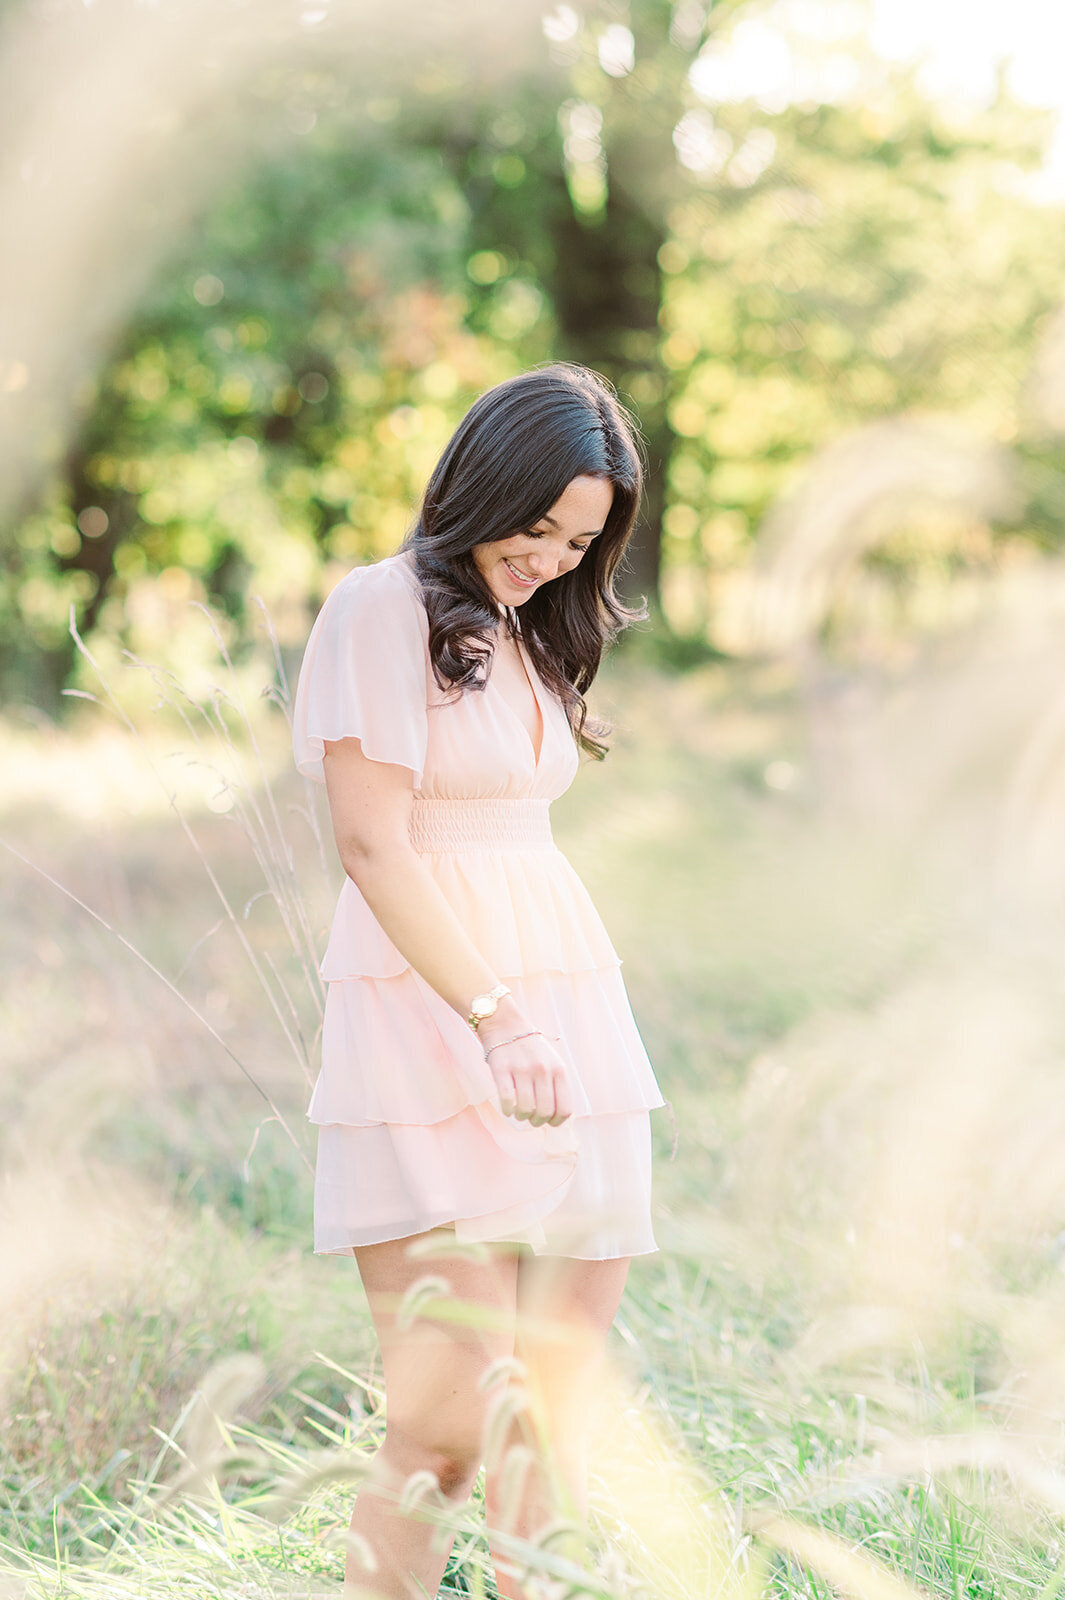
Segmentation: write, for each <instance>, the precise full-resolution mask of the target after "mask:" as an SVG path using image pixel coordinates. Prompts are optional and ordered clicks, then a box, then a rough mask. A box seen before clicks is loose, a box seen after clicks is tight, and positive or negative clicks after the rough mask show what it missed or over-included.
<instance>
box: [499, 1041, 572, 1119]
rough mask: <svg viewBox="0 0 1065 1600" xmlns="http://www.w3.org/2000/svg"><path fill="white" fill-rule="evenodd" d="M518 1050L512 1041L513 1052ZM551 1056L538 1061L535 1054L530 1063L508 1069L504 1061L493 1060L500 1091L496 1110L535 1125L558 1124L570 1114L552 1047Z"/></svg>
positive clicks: (565, 1085)
mask: <svg viewBox="0 0 1065 1600" xmlns="http://www.w3.org/2000/svg"><path fill="white" fill-rule="evenodd" d="M519 1053H521V1052H520V1050H519V1048H518V1047H517V1042H516V1041H515V1050H514V1054H519ZM551 1058H553V1059H551ZM551 1058H549V1059H548V1060H546V1061H544V1060H542V1059H541V1060H540V1061H537V1060H536V1059H535V1056H534V1059H533V1060H532V1061H531V1062H525V1063H522V1064H521V1065H519V1066H509V1068H508V1065H507V1064H506V1063H505V1062H504V1061H500V1062H498V1064H497V1063H495V1062H493V1063H492V1071H493V1075H494V1077H495V1081H496V1087H497V1088H498V1090H499V1109H500V1111H501V1112H502V1113H503V1115H504V1116H505V1117H514V1118H515V1119H516V1120H517V1121H519V1122H529V1123H531V1124H532V1125H533V1127H536V1128H538V1127H541V1126H542V1125H543V1124H544V1123H550V1124H551V1126H552V1127H558V1126H559V1124H560V1123H562V1122H564V1121H565V1120H566V1118H567V1117H569V1116H571V1115H572V1110H573V1108H572V1103H571V1099H570V1093H569V1084H568V1082H567V1080H566V1071H565V1066H564V1064H563V1063H562V1062H561V1061H560V1060H559V1058H558V1056H557V1055H556V1053H555V1052H554V1051H553V1050H552V1051H551Z"/></svg>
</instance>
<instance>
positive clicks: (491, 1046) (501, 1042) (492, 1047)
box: [484, 1028, 543, 1061]
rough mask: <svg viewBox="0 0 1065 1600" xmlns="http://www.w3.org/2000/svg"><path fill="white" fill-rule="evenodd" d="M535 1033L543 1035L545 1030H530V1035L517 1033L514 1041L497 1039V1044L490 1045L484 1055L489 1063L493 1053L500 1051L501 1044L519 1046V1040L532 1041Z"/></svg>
mask: <svg viewBox="0 0 1065 1600" xmlns="http://www.w3.org/2000/svg"><path fill="white" fill-rule="evenodd" d="M534 1033H539V1034H542V1033H543V1029H542V1028H530V1029H529V1031H528V1033H516V1034H515V1035H514V1037H513V1039H497V1040H496V1042H495V1044H490V1045H489V1046H488V1049H487V1050H486V1051H485V1053H484V1059H485V1060H486V1061H487V1060H488V1057H489V1056H490V1055H491V1053H492V1051H493V1050H498V1049H499V1047H500V1045H501V1044H517V1042H518V1040H519V1039H531V1038H532V1036H533V1034H534Z"/></svg>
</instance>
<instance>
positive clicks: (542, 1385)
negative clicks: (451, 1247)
mask: <svg viewBox="0 0 1065 1600" xmlns="http://www.w3.org/2000/svg"><path fill="white" fill-rule="evenodd" d="M628 1270H629V1258H628V1257H620V1258H618V1259H616V1260H612V1261H580V1260H577V1259H575V1258H574V1257H570V1256H534V1255H525V1256H523V1257H522V1259H521V1261H520V1262H519V1265H518V1282H517V1318H518V1320H517V1334H516V1341H515V1355H516V1356H517V1357H518V1358H519V1359H520V1360H521V1361H522V1363H523V1364H524V1367H525V1371H526V1373H527V1386H528V1389H529V1392H530V1397H531V1401H532V1404H531V1406H530V1408H529V1410H528V1412H526V1413H525V1414H524V1415H519V1417H518V1418H517V1419H516V1421H515V1424H514V1426H513V1428H512V1430H511V1434H510V1437H509V1439H508V1441H507V1445H508V1449H512V1448H513V1447H515V1446H518V1447H524V1448H525V1449H526V1450H528V1451H530V1453H531V1454H532V1457H533V1459H532V1461H531V1463H530V1466H529V1470H528V1471H527V1473H526V1474H525V1476H524V1480H523V1482H522V1484H521V1489H520V1493H519V1494H516V1493H515V1490H514V1478H513V1475H511V1474H508V1472H507V1470H506V1468H505V1465H502V1464H501V1466H500V1467H496V1466H495V1464H493V1463H489V1464H488V1472H487V1476H486V1481H485V1504H486V1508H487V1512H488V1525H489V1530H490V1532H489V1547H490V1548H491V1550H492V1558H493V1561H494V1562H495V1566H496V1580H497V1585H498V1589H499V1594H500V1597H501V1600H527V1596H528V1594H529V1590H528V1588H527V1586H525V1585H523V1584H522V1583H521V1582H520V1581H519V1580H518V1579H516V1578H514V1577H513V1576H511V1574H510V1573H509V1572H508V1571H507V1570H506V1568H507V1565H508V1558H507V1556H506V1554H505V1552H501V1551H500V1550H499V1547H498V1544H497V1543H495V1542H493V1540H492V1537H491V1533H492V1531H493V1530H495V1529H496V1528H499V1529H501V1530H503V1531H506V1532H508V1533H512V1534H516V1535H518V1537H520V1538H523V1539H535V1538H536V1537H537V1535H538V1534H539V1533H540V1532H542V1530H543V1529H544V1528H545V1527H546V1526H547V1525H548V1524H549V1523H551V1522H554V1521H557V1520H558V1519H559V1518H566V1519H568V1520H572V1521H576V1522H577V1524H578V1526H579V1527H581V1528H582V1530H583V1528H584V1525H585V1523H586V1521H587V1515H588V1487H587V1438H586V1411H587V1402H588V1398H589V1392H590V1389H589V1386H590V1384H592V1383H594V1379H595V1375H596V1372H597V1369H598V1368H599V1367H600V1365H601V1363H602V1360H603V1357H604V1353H605V1345H606V1336H607V1333H608V1332H609V1330H610V1327H611V1325H612V1323H613V1321H614V1317H615V1316H616V1314H617V1309H618V1306H619V1304H620V1303H621V1297H622V1294H623V1293H624V1289H625V1281H626V1278H627V1276H628ZM560 1553H562V1552H561V1551H560Z"/></svg>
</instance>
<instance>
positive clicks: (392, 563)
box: [323, 550, 428, 626]
mask: <svg viewBox="0 0 1065 1600" xmlns="http://www.w3.org/2000/svg"><path fill="white" fill-rule="evenodd" d="M325 606H327V607H329V609H330V610H333V611H341V612H343V613H344V614H346V615H351V616H356V615H358V616H374V617H376V618H378V619H384V618H388V619H391V620H398V619H399V618H402V617H407V618H414V619H415V620H416V621H417V622H418V623H419V626H420V625H421V623H422V621H423V620H424V621H425V622H426V626H427V625H428V619H427V618H426V613H425V605H424V603H423V601H422V595H421V585H420V584H419V582H418V577H417V574H416V572H415V570H414V565H413V562H412V561H411V558H410V556H409V555H408V554H407V553H405V552H404V551H402V550H401V551H397V553H396V554H395V555H391V556H384V557H382V559H381V560H380V561H373V562H370V563H368V564H367V565H366V566H362V567H352V569H351V571H350V572H347V573H345V575H344V577H342V578H341V579H340V582H339V583H337V584H336V585H335V586H334V587H333V588H332V589H331V590H330V592H329V594H328V596H327V597H326V601H325ZM323 609H324V607H323Z"/></svg>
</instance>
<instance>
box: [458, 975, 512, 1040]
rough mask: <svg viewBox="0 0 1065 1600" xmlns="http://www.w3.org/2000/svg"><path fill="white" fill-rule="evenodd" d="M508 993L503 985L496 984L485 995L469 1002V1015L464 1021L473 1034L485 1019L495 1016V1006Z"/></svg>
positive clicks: (479, 995)
mask: <svg viewBox="0 0 1065 1600" xmlns="http://www.w3.org/2000/svg"><path fill="white" fill-rule="evenodd" d="M509 993H510V990H509V989H508V988H507V986H506V984H505V983H497V984H496V986H495V988H494V989H490V990H489V991H488V993H487V994H476V995H474V997H473V999H472V1000H471V1001H470V1014H469V1016H468V1017H467V1018H466V1021H467V1022H468V1023H469V1025H470V1027H471V1028H472V1029H473V1031H474V1033H476V1032H477V1029H478V1028H479V1027H480V1025H481V1023H482V1022H484V1020H485V1019H486V1017H491V1016H494V1015H495V1009H496V1006H497V1004H498V1003H499V1001H500V1000H502V998H503V996H504V995H505V994H509Z"/></svg>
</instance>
